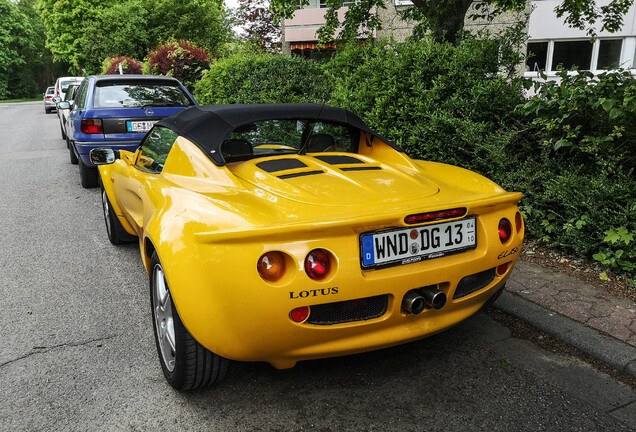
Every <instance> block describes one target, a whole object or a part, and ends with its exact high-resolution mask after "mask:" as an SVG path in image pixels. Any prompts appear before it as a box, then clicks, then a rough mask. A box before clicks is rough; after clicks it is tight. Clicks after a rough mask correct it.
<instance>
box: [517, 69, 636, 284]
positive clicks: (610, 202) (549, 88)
mask: <svg viewBox="0 0 636 432" xmlns="http://www.w3.org/2000/svg"><path fill="white" fill-rule="evenodd" d="M558 75H559V76H560V78H561V83H560V85H558V84H557V83H555V82H553V81H546V82H543V83H540V84H538V85H537V86H536V89H535V90H536V91H537V95H536V96H535V97H533V98H532V99H531V100H530V101H527V102H526V103H524V104H521V105H520V106H519V107H518V112H520V113H522V114H524V115H525V116H527V118H528V119H530V120H531V121H532V127H530V128H528V129H527V130H526V132H525V134H524V135H525V139H527V140H529V141H530V142H531V143H532V147H527V148H526V149H525V150H524V151H521V152H518V153H517V154H516V155H515V157H516V160H517V162H516V164H517V165H518V166H519V167H520V169H519V170H518V171H517V178H516V179H514V180H513V181H512V183H514V184H517V185H519V187H520V189H521V190H524V191H526V198H524V201H523V204H524V206H523V207H522V210H524V211H525V212H526V214H527V215H528V216H529V217H528V220H527V223H528V227H529V229H530V232H532V233H533V234H534V235H535V236H536V237H538V238H539V239H542V240H543V241H544V242H546V243H547V244H549V245H552V246H559V247H564V248H566V249H569V250H573V251H575V252H577V253H579V254H584V255H588V256H589V255H593V256H594V258H596V259H597V260H598V261H600V262H601V263H603V264H605V265H608V266H610V267H611V268H612V269H613V270H615V271H617V272H628V273H632V274H633V272H634V270H635V269H636V243H635V242H634V241H633V240H632V239H631V237H630V236H633V235H634V231H636V228H635V227H636V178H635V176H634V169H635V167H636V157H635V156H636V147H635V146H634V142H636V99H635V96H636V81H635V80H634V79H633V78H631V77H630V76H629V74H625V73H623V72H617V73H607V74H603V75H599V76H596V77H594V76H593V75H591V74H590V73H589V72H581V73H573V72H565V71H563V72H560V73H559V74H558ZM601 245H602V246H601Z"/></svg>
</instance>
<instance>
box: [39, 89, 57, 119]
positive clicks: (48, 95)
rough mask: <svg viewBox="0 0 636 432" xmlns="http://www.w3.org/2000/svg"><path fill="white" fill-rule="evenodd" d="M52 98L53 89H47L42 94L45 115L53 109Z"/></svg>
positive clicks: (53, 94)
mask: <svg viewBox="0 0 636 432" xmlns="http://www.w3.org/2000/svg"><path fill="white" fill-rule="evenodd" d="M53 96H55V87H49V88H47V89H46V91H45V92H44V94H43V95H42V99H43V100H44V112H45V113H47V114H49V113H50V112H51V110H54V109H55V102H54V101H53Z"/></svg>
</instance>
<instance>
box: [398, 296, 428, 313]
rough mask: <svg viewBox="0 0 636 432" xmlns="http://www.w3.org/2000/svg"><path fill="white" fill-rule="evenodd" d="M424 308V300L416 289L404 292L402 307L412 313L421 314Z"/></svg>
mask: <svg viewBox="0 0 636 432" xmlns="http://www.w3.org/2000/svg"><path fill="white" fill-rule="evenodd" d="M425 308H426V300H424V297H422V296H421V295H420V294H418V292H417V291H415V290H412V291H409V292H407V293H406V294H404V298H403V299H402V309H404V310H405V311H406V312H408V313H412V314H414V315H419V314H421V313H422V312H423V311H424V309H425Z"/></svg>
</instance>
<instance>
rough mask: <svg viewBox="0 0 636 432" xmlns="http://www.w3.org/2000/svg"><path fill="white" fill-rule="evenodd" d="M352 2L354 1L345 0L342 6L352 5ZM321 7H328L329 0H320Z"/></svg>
mask: <svg viewBox="0 0 636 432" xmlns="http://www.w3.org/2000/svg"><path fill="white" fill-rule="evenodd" d="M351 3H353V0H345V1H344V2H343V3H342V6H343V7H347V6H350V5H351ZM320 7H321V8H326V7H328V6H327V0H320Z"/></svg>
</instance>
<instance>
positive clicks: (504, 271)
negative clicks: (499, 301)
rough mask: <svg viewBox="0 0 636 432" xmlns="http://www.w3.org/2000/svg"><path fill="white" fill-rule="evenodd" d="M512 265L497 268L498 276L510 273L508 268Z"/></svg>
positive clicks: (506, 264) (502, 265)
mask: <svg viewBox="0 0 636 432" xmlns="http://www.w3.org/2000/svg"><path fill="white" fill-rule="evenodd" d="M509 265H510V263H505V264H500V265H498V266H497V274H498V275H499V276H503V275H504V274H506V272H507V271H508V266H509Z"/></svg>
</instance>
